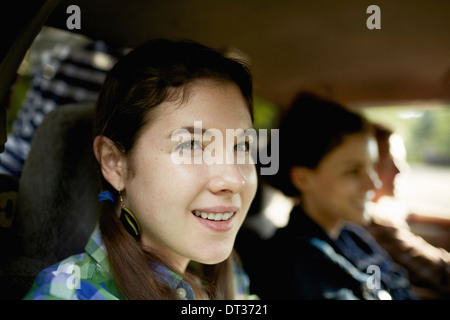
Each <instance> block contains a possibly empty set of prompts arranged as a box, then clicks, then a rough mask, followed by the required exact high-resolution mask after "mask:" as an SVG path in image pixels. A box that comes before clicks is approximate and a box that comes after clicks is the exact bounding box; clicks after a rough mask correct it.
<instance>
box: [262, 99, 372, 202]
mask: <svg viewBox="0 0 450 320" xmlns="http://www.w3.org/2000/svg"><path fill="white" fill-rule="evenodd" d="M279 130H280V139H279V140H280V142H279V143H280V146H279V150H280V151H279V160H280V162H279V163H280V166H279V170H278V173H277V174H275V175H273V176H264V180H265V181H267V182H268V183H270V184H271V185H272V186H274V187H276V188H278V189H280V190H281V191H283V193H284V194H286V195H287V196H298V195H299V194H300V192H299V190H298V189H297V188H295V186H294V185H293V184H292V183H291V179H290V170H291V168H292V167H294V166H302V167H307V168H309V169H315V168H316V167H317V166H318V165H319V163H320V161H321V160H322V159H323V158H324V157H325V156H326V155H327V154H328V153H329V152H331V151H332V150H333V149H334V148H336V147H337V146H338V145H340V144H341V142H342V140H343V138H344V137H345V136H347V135H349V134H353V133H359V132H365V131H369V130H370V129H369V125H368V123H367V122H366V121H365V120H364V119H363V118H362V117H361V116H359V115H358V114H356V113H354V112H351V111H350V110H348V109H347V108H345V107H344V106H342V105H340V104H338V103H336V102H333V101H331V100H327V99H325V98H322V97H320V96H318V95H315V94H313V93H310V92H301V93H299V94H298V95H297V96H296V98H295V99H294V101H293V103H292V105H291V106H290V108H289V110H288V112H287V114H286V115H285V116H284V117H283V120H282V121H281V123H280V126H279ZM269 150H270V149H269Z"/></svg>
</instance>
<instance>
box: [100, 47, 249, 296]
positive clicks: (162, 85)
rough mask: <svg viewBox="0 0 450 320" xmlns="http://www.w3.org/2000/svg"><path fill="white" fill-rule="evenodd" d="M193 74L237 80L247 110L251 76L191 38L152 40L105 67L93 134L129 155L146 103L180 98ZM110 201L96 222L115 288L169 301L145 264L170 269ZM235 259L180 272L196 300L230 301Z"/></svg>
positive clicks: (150, 108)
mask: <svg viewBox="0 0 450 320" xmlns="http://www.w3.org/2000/svg"><path fill="white" fill-rule="evenodd" d="M198 79H212V80H219V81H227V82H232V83H235V84H237V86H238V87H239V88H240V90H241V92H242V95H243V97H244V98H245V100H246V102H247V104H248V108H249V112H250V114H252V109H253V102H252V101H253V97H252V95H253V93H252V79H251V74H250V72H249V70H248V68H247V67H246V66H245V65H244V64H242V63H240V62H238V61H236V60H232V59H229V58H227V57H225V56H224V55H222V54H221V53H219V52H217V51H215V50H213V49H210V48H208V47H206V46H203V45H200V44H198V43H194V42H190V41H171V40H165V39H157V40H152V41H149V42H147V43H145V44H143V45H142V46H140V47H138V48H136V49H134V50H133V51H131V52H130V53H129V54H127V55H126V56H124V57H123V58H122V59H120V61H119V62H118V63H117V64H116V65H115V66H114V67H113V68H112V69H111V71H110V72H109V74H108V76H107V78H106V80H105V83H104V85H103V88H102V90H101V92H100V95H99V98H98V102H97V110H96V122H95V125H94V137H96V136H105V137H108V138H109V139H110V140H111V141H112V142H113V143H114V144H115V146H116V147H117V148H118V149H119V150H120V151H121V152H122V153H124V154H125V155H127V154H129V153H130V152H132V148H133V145H134V143H135V142H136V139H137V138H138V136H139V130H140V129H141V128H142V127H143V126H144V125H145V124H147V123H150V124H151V121H152V118H153V115H154V112H155V111H154V107H156V106H158V105H160V104H161V103H162V102H164V101H166V100H170V99H178V98H180V97H182V98H183V99H184V98H185V97H186V94H187V93H188V88H189V84H191V83H192V82H193V81H195V80H198ZM101 183H102V188H103V190H108V191H110V192H111V193H113V194H114V195H115V196H116V199H117V198H118V191H117V190H115V189H114V188H113V187H112V186H111V185H110V184H109V183H108V182H107V181H106V180H105V179H104V178H103V177H102V176H101ZM117 202H118V201H116V204H115V205H113V203H112V202H110V201H103V202H102V203H101V204H100V209H99V227H100V232H101V235H102V239H103V241H104V243H105V248H106V251H107V253H108V259H109V262H110V265H111V268H112V273H113V277H114V281H115V283H116V285H117V287H118V289H119V291H120V293H121V294H122V296H123V297H124V298H125V299H133V300H138V299H176V298H177V296H176V293H175V292H174V291H173V290H172V289H171V288H170V287H169V286H168V285H165V284H164V283H162V282H161V281H158V275H157V274H155V270H154V269H152V268H151V267H150V266H151V265H152V263H157V264H160V265H163V266H165V267H167V268H168V269H170V270H172V271H175V272H177V270H175V269H174V268H173V267H172V266H170V265H169V264H168V263H167V261H164V259H163V258H162V257H160V256H159V255H158V254H157V252H151V251H150V250H147V249H146V248H145V247H144V246H143V245H142V243H141V242H140V241H137V240H136V239H135V238H134V237H133V236H131V235H130V234H129V233H128V232H127V231H126V229H125V228H124V226H123V225H122V223H121V221H120V219H119V218H118V216H117V214H116V209H117V207H116V206H117V205H118V203H117ZM236 262H237V257H236V255H235V253H234V252H233V253H232V254H231V255H230V257H228V259H226V260H225V261H223V262H222V263H219V264H217V265H210V266H208V265H197V268H195V270H196V271H195V272H185V273H184V274H182V276H183V279H184V280H185V281H187V282H188V283H189V284H190V285H191V286H192V288H193V290H194V292H195V296H196V298H206V299H209V298H218V299H233V298H234V297H233V292H234V290H233V283H234V280H233V271H232V268H233V264H234V263H236ZM178 272H179V271H178ZM198 280H200V281H198ZM200 283H202V284H200Z"/></svg>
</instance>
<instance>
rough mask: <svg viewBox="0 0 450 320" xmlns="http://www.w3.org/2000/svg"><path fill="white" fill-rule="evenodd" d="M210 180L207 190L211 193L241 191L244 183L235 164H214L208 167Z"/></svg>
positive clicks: (234, 192)
mask: <svg viewBox="0 0 450 320" xmlns="http://www.w3.org/2000/svg"><path fill="white" fill-rule="evenodd" d="M210 173H211V179H210V181H209V189H210V190H211V192H213V193H218V192H230V193H232V194H236V193H239V192H241V191H242V189H243V188H244V186H245V184H246V181H245V178H244V176H243V175H242V173H241V171H240V169H239V166H238V165H236V164H215V165H211V166H210Z"/></svg>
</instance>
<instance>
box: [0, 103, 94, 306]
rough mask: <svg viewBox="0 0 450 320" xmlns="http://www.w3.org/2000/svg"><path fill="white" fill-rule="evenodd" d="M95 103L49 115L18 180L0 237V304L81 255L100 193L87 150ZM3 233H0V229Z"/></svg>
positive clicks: (90, 147) (89, 153)
mask: <svg viewBox="0 0 450 320" xmlns="http://www.w3.org/2000/svg"><path fill="white" fill-rule="evenodd" d="M93 118H94V104H93V103H86V104H75V105H67V106H63V107H59V108H57V109H55V110H53V111H52V112H50V113H49V114H48V115H47V116H46V117H45V119H44V121H43V122H42V124H41V125H40V126H39V128H38V129H37V131H36V133H35V136H34V138H33V141H32V144H31V149H30V153H29V155H28V158H27V160H26V161H25V165H24V168H23V172H22V176H21V178H20V180H19V185H18V191H17V198H16V208H15V212H14V218H13V220H12V221H13V222H12V224H11V226H10V228H9V229H8V230H7V232H3V234H4V235H5V234H6V236H7V237H8V238H9V240H7V239H5V237H0V240H2V241H3V242H4V243H1V245H0V254H2V259H1V262H0V299H21V298H22V297H23V296H24V295H25V294H26V293H27V291H28V290H29V289H30V287H31V285H32V282H33V280H34V278H35V276H36V275H37V273H38V272H39V271H41V270H42V269H44V268H46V267H48V266H50V265H52V264H54V263H56V262H58V261H60V260H62V259H64V258H66V257H68V256H70V255H73V254H76V253H81V252H84V246H85V244H86V243H87V241H88V239H89V236H90V234H91V232H92V231H93V229H94V227H95V224H96V222H97V206H98V202H97V195H98V193H99V191H100V189H99V188H100V183H99V176H98V173H97V168H96V161H95V158H94V155H93V151H92V127H93ZM0 232H2V229H0Z"/></svg>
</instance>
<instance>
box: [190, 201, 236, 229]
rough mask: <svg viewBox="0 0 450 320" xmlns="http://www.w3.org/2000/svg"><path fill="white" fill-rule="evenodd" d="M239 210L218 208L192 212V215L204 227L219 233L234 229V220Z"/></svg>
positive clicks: (228, 207)
mask: <svg viewBox="0 0 450 320" xmlns="http://www.w3.org/2000/svg"><path fill="white" fill-rule="evenodd" d="M238 210H239V208H238V207H236V206H216V207H208V208H201V209H195V210H192V214H193V215H194V216H195V217H196V218H197V219H198V221H199V222H200V223H202V224H203V225H204V226H206V227H208V228H209V229H212V230H214V231H218V232H225V231H228V230H230V229H231V228H232V226H233V218H234V216H235V215H236V212H237V211H238Z"/></svg>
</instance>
